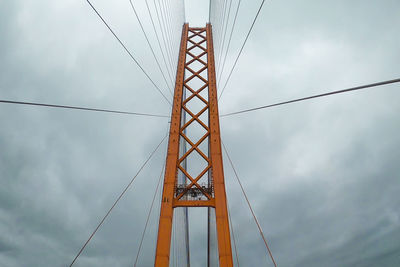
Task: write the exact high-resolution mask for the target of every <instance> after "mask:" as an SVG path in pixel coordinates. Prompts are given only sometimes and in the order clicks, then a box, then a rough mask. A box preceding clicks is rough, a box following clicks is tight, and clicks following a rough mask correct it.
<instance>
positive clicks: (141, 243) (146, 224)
mask: <svg viewBox="0 0 400 267" xmlns="http://www.w3.org/2000/svg"><path fill="white" fill-rule="evenodd" d="M164 168H165V162H164V164H163V166H162V168H161V174H160V178H159V179H158V182H157V186H156V190H155V191H154V195H153V200H152V201H151V205H150V209H149V212H148V213H147V218H146V223H145V225H144V229H143V232H142V238H141V239H140V244H139V248H138V251H137V253H136V258H135V263H134V264H133V266H134V267H136V264H137V261H138V259H139V254H140V251H141V249H142V245H143V240H144V236H145V235H146V230H147V226H148V224H149V220H150V215H151V211H152V210H153V206H154V202H155V199H156V197H157V193H158V188H159V186H160V183H161V181H162V178H163V172H164Z"/></svg>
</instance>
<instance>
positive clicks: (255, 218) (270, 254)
mask: <svg viewBox="0 0 400 267" xmlns="http://www.w3.org/2000/svg"><path fill="white" fill-rule="evenodd" d="M221 143H222V146H223V148H224V151H225V154H226V156H227V158H228V161H229V163H230V165H231V167H232V170H233V172H234V173H235V177H236V180H237V182H238V184H239V186H240V189H241V190H242V193H243V195H244V197H245V199H246V202H247V205H248V206H249V209H250V211H251V214H252V215H253V218H254V222H255V223H256V225H257V228H258V231H259V232H260V235H261V238H262V239H263V241H264V244H265V247H266V248H267V250H268V254H269V256H270V258H271V260H272V262H273V264H274V266H275V267H276V262H275V259H274V257H273V256H272V252H271V249H270V248H269V246H268V243H267V239H266V238H265V236H264V233H263V230H262V228H261V225H260V223H259V222H258V219H257V217H256V215H255V213H254V211H253V208H252V207H251V204H250V201H249V199H248V197H247V194H246V192H245V191H244V188H243V185H242V183H241V181H240V179H239V175H238V174H237V172H236V169H235V166H234V165H233V162H232V160H231V157H230V156H229V153H228V150H227V149H226V147H225V144H224V143H223V142H221Z"/></svg>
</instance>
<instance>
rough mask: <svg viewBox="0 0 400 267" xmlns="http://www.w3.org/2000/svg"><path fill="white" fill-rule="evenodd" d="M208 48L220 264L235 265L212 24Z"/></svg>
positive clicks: (211, 136)
mask: <svg viewBox="0 0 400 267" xmlns="http://www.w3.org/2000/svg"><path fill="white" fill-rule="evenodd" d="M207 49H208V53H207V54H208V59H207V60H208V98H209V102H210V108H209V127H210V155H211V165H212V178H213V181H214V192H215V193H214V194H215V196H214V197H215V216H216V224H217V237H218V253H219V266H221V267H222V266H233V261H232V247H231V238H230V230H229V220H228V209H227V202H226V192H225V182H224V170H223V163H222V151H221V136H220V128H219V115H218V96H217V87H216V76H215V61H214V46H213V39H212V28H211V24H207Z"/></svg>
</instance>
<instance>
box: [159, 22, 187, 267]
mask: <svg viewBox="0 0 400 267" xmlns="http://www.w3.org/2000/svg"><path fill="white" fill-rule="evenodd" d="M188 27H189V26H188V24H184V26H183V30H182V39H181V48H180V51H179V61H178V70H177V74H176V83H175V92H174V101H173V105H172V115H171V126H170V131H169V141H168V154H167V163H166V168H165V177H164V187H163V193H162V198H161V211H160V219H159V225H158V238H157V248H156V259H155V264H154V265H155V266H157V267H164V266H169V253H170V248H171V232H172V220H173V214H174V211H173V198H174V191H175V190H174V189H175V181H176V176H177V165H178V157H179V139H180V135H179V132H180V124H181V114H182V91H183V80H184V76H185V61H186V42H187V41H186V40H187V36H188Z"/></svg>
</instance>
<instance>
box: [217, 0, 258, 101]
mask: <svg viewBox="0 0 400 267" xmlns="http://www.w3.org/2000/svg"><path fill="white" fill-rule="evenodd" d="M264 3H265V0H263V1H262V2H261V5H260V7H259V8H258V11H257V14H256V16H255V17H254V20H253V23H252V24H251V27H250V29H249V31H248V32H247V35H246V38H245V39H244V42H243V44H242V47H241V48H240V50H239V54H238V55H237V57H236V59H235V63H234V64H233V66H232V69H231V71H230V72H229V75H228V78H227V79H226V82H225V85H224V87H223V88H222V91H221V94H220V95H219V97H218V101H219V100H220V99H221V97H222V94H223V93H224V91H225V88H226V86H227V85H228V82H229V80H230V78H231V76H232V73H233V70H234V69H235V67H236V64H237V62H238V60H239V57H240V55H241V54H242V52H243V48H244V46H245V45H246V43H247V40H248V39H249V36H250V33H251V31H252V30H253V27H254V24H255V23H256V21H257V18H258V15H259V14H260V12H261V9H262V7H263V6H264Z"/></svg>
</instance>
